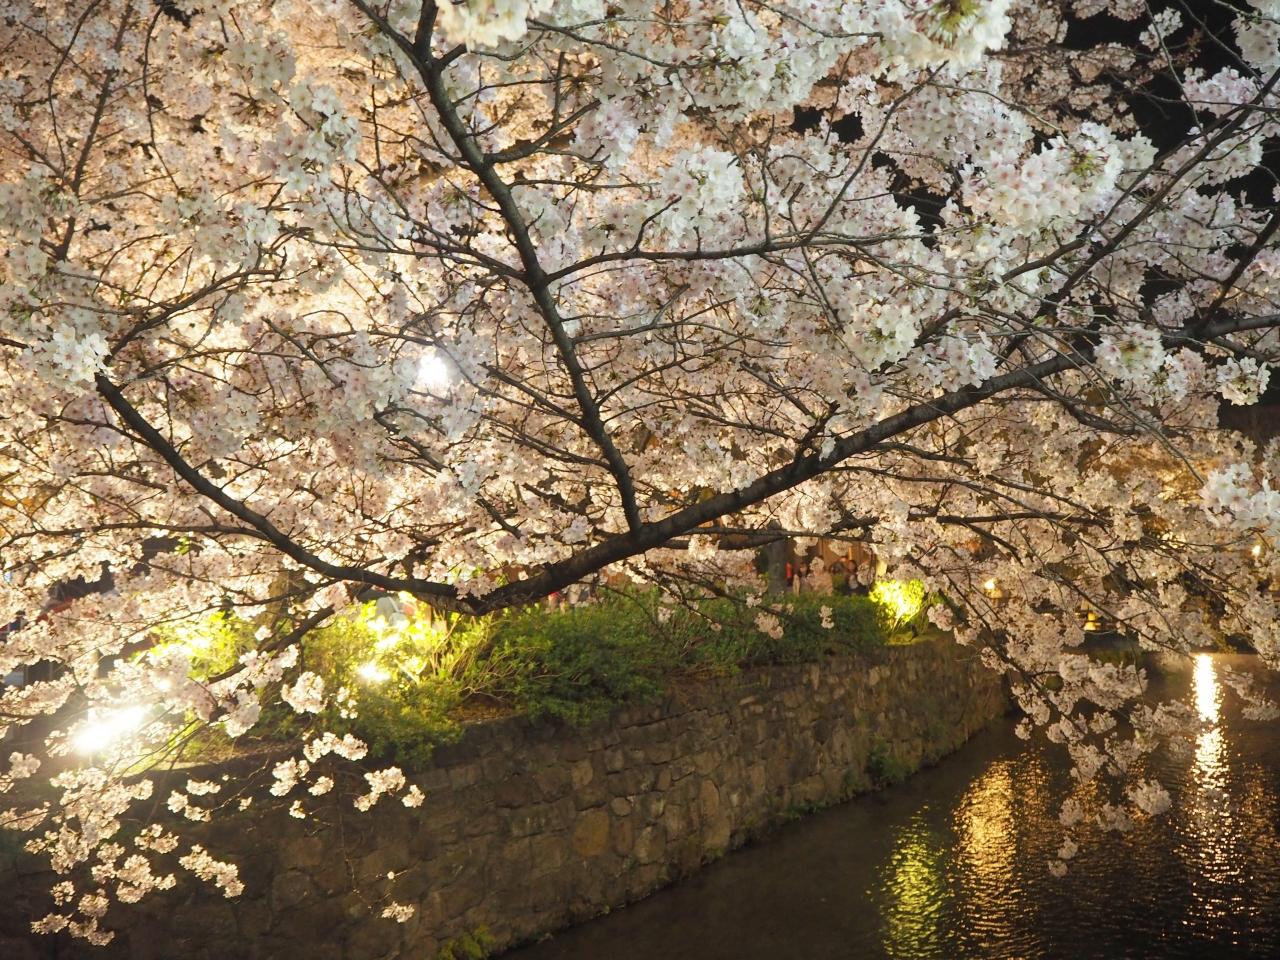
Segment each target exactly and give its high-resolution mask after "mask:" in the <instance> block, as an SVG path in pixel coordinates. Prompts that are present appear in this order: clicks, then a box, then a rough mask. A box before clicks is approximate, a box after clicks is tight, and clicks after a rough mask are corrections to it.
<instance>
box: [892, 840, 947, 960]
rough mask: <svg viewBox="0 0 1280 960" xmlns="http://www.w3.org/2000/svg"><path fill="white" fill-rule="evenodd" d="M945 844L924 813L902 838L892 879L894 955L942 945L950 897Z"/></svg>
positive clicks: (918, 952)
mask: <svg viewBox="0 0 1280 960" xmlns="http://www.w3.org/2000/svg"><path fill="white" fill-rule="evenodd" d="M942 855H943V848H942V842H941V840H940V838H939V837H938V836H937V835H936V834H934V833H933V832H932V831H931V830H930V829H929V827H928V824H927V823H926V822H925V821H924V819H923V818H922V817H919V816H917V817H915V818H913V819H912V820H911V822H910V823H908V824H907V825H906V828H905V829H903V830H902V831H901V832H900V833H899V834H898V837H897V842H896V843H895V844H894V849H893V854H892V856H891V858H890V860H889V864H888V867H889V869H888V871H887V877H886V884H885V886H886V891H885V892H886V893H887V894H888V897H887V901H888V902H887V905H886V910H885V912H884V947H885V952H886V953H887V954H888V955H889V956H891V957H904V958H905V957H922V956H929V955H932V953H933V951H934V950H935V949H936V948H937V944H938V941H939V938H940V934H941V930H940V929H939V921H940V919H941V917H942V916H943V915H944V912H945V911H944V906H945V902H946V900H947V896H946V892H947V891H946V886H945V882H944V880H943V876H942V870H941V860H942Z"/></svg>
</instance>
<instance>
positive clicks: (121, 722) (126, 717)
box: [71, 706, 147, 753]
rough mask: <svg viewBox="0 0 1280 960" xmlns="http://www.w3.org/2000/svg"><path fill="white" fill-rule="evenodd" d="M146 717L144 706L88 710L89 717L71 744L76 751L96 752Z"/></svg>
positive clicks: (124, 735) (118, 739) (131, 729)
mask: <svg viewBox="0 0 1280 960" xmlns="http://www.w3.org/2000/svg"><path fill="white" fill-rule="evenodd" d="M146 719H147V708H146V707H137V706H135V707H118V708H116V709H113V710H101V711H99V710H90V711H89V717H88V719H87V720H86V721H85V723H84V725H83V726H82V727H81V728H80V730H79V731H78V732H77V733H76V735H75V737H74V738H73V739H72V741H71V744H72V746H73V747H75V749H76V752H77V753H98V752H99V751H102V750H106V749H107V748H108V747H111V746H113V745H115V744H116V743H118V742H119V741H121V740H123V739H124V738H125V737H126V736H128V735H129V734H130V733H133V731H135V730H137V729H138V728H139V727H141V726H142V724H143V722H144V721H145V720H146Z"/></svg>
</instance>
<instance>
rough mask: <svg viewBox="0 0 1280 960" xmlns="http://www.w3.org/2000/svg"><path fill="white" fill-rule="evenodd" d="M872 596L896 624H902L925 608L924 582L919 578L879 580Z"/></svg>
mask: <svg viewBox="0 0 1280 960" xmlns="http://www.w3.org/2000/svg"><path fill="white" fill-rule="evenodd" d="M870 597H871V599H872V600H873V601H874V602H875V603H876V604H878V605H879V606H880V607H881V609H883V610H884V612H885V613H886V614H888V615H889V617H890V618H891V619H892V620H893V622H894V623H895V624H902V623H906V622H907V621H908V620H911V619H914V618H915V617H916V616H917V615H918V614H919V613H920V610H921V609H922V608H923V606H924V584H923V583H921V582H920V581H919V580H877V581H876V582H875V584H874V585H873V586H872V587H871V593H870Z"/></svg>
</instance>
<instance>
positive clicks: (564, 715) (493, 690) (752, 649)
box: [163, 591, 889, 768]
mask: <svg viewBox="0 0 1280 960" xmlns="http://www.w3.org/2000/svg"><path fill="white" fill-rule="evenodd" d="M762 615H764V617H765V626H766V627H769V628H770V630H769V631H768V632H766V631H764V630H761V629H760V626H759V625H758V623H757V621H758V620H759V619H760V618H761V616H762ZM824 621H825V622H827V623H829V624H830V627H827V626H824V625H823V624H824ZM779 630H780V632H779ZM254 631H255V627H254V625H253V624H251V623H249V622H247V621H242V620H238V619H236V618H234V617H231V616H223V615H219V616H216V617H213V618H207V619H205V620H203V621H200V622H193V623H190V624H185V625H182V626H179V627H175V628H173V629H172V630H171V631H170V632H168V633H167V634H166V635H165V636H164V638H163V642H169V643H183V644H184V645H185V646H187V647H188V649H190V650H193V651H195V654H194V656H193V662H194V666H195V671H196V673H197V674H198V675H200V676H212V675H215V674H217V673H219V672H222V671H224V670H227V669H229V668H230V667H232V666H233V665H234V664H235V662H236V659H237V658H238V656H239V655H240V653H242V652H243V651H245V650H247V649H251V648H252V647H253V645H254V640H253V637H254ZM771 634H774V635H771ZM888 634H889V624H888V622H887V621H886V619H885V617H884V616H883V614H882V612H881V610H880V607H879V605H877V604H876V603H875V602H874V601H873V600H871V599H869V598H867V597H862V596H818V595H812V594H806V595H801V596H786V597H778V598H769V597H765V598H764V600H763V602H762V603H760V604H756V605H754V606H748V604H747V603H746V601H745V599H744V598H734V597H719V598H714V599H709V600H702V601H700V602H697V603H696V604H690V605H688V606H684V607H675V608H674V609H671V608H668V609H665V610H664V609H663V605H662V603H661V601H660V597H659V595H658V594H657V593H656V592H642V591H635V592H625V593H621V592H619V593H614V594H610V595H609V596H607V597H606V598H605V599H602V600H600V601H597V602H593V603H588V604H583V605H580V606H575V607H571V608H567V609H561V610H556V611H551V610H547V609H545V608H543V607H541V606H535V607H529V608H525V609H520V610H514V611H508V612H505V613H502V614H498V615H494V616H491V617H485V618H459V617H452V618H444V619H441V618H439V617H432V616H428V615H422V616H415V617H413V618H410V619H409V620H408V621H407V622H406V623H402V624H400V625H399V626H398V627H394V628H393V627H392V626H390V625H388V624H387V623H386V622H385V621H384V620H382V619H380V618H379V617H378V616H377V613H376V607H375V605H374V604H372V603H369V604H366V605H365V606H363V607H362V608H361V609H360V610H359V611H358V612H357V613H356V614H355V615H354V616H345V617H334V618H333V619H332V620H330V621H329V622H328V623H327V624H325V625H324V626H323V627H320V628H318V629H316V630H312V631H311V632H310V633H308V634H307V635H306V637H305V638H304V639H303V642H302V645H301V646H302V655H301V656H302V663H301V666H302V667H303V668H304V669H306V670H312V671H315V672H316V673H318V674H320V676H322V677H323V678H324V680H325V685H326V689H327V690H328V691H330V693H331V694H332V695H331V697H330V700H329V705H328V707H327V708H326V711H325V712H324V713H323V714H322V715H321V717H320V718H319V719H320V721H321V723H322V724H323V726H324V727H325V728H326V729H328V730H332V731H334V732H335V733H338V734H343V733H347V732H350V733H352V734H354V735H355V736H357V737H359V738H360V739H362V740H364V741H365V742H366V743H368V744H369V747H370V752H371V754H372V755H374V756H375V757H377V758H378V759H379V760H387V761H391V762H395V763H398V764H401V765H403V766H405V767H408V768H413V767H420V766H421V765H422V764H423V763H424V762H425V761H426V760H427V759H428V758H429V757H430V754H431V752H432V751H433V749H434V748H435V746H437V745H438V744H440V743H443V742H447V741H449V740H451V739H454V738H455V737H456V736H457V735H458V734H459V732H460V730H461V727H460V725H459V720H458V717H459V714H460V712H465V710H468V709H474V708H475V707H476V706H478V705H488V706H490V707H496V708H500V709H514V710H518V711H521V712H524V713H527V714H529V715H530V716H534V717H541V716H551V717H556V718H559V719H561V720H564V721H566V722H568V723H572V724H586V723H591V722H594V721H597V720H600V719H602V718H603V717H605V716H606V715H607V714H608V713H609V712H610V711H611V710H613V709H614V708H615V707H617V706H618V705H619V704H623V703H634V702H643V701H645V700H651V699H653V698H655V697H658V696H660V695H661V694H662V693H663V691H664V690H665V689H666V687H667V685H668V683H669V682H670V680H671V679H672V678H673V677H674V676H677V675H680V674H708V673H709V674H713V675H715V674H724V673H728V672H731V671H734V670H737V669H739V668H740V667H742V666H751V665H761V664H770V663H800V662H806V661H811V660H815V659H818V658H821V657H823V656H827V655H831V654H837V653H852V652H856V651H859V650H866V649H868V648H870V647H874V646H879V645H881V644H884V643H885V642H887V638H888ZM344 689H345V690H346V691H352V692H355V693H356V698H355V699H356V702H357V706H356V708H355V710H352V709H351V708H350V701H349V699H348V698H344V697H341V696H339V695H338V694H339V692H340V691H343V690H344ZM307 722H309V719H308V718H303V717H299V716H297V715H295V714H293V712H292V711H291V710H289V709H288V708H287V707H284V706H282V705H281V704H280V703H279V701H278V699H276V698H274V697H270V696H269V697H268V699H267V702H266V703H265V704H264V711H263V721H262V723H261V725H260V729H263V730H265V731H266V734H267V735H268V736H270V735H274V736H277V737H278V736H283V735H290V734H293V733H296V732H299V731H300V730H301V729H302V726H301V725H302V724H304V723H307ZM194 729H196V726H195V725H193V730H194ZM230 748H231V744H230V743H229V741H227V740H226V738H225V737H224V736H222V735H221V734H220V733H219V732H218V731H217V730H216V729H213V730H203V731H200V732H198V733H197V734H196V735H195V738H194V739H193V740H192V742H191V744H190V750H191V751H192V752H194V753H197V754H200V755H203V756H205V757H213V756H216V755H218V754H219V753H220V752H221V751H223V750H228V749H230Z"/></svg>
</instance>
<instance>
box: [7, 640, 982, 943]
mask: <svg viewBox="0 0 1280 960" xmlns="http://www.w3.org/2000/svg"><path fill="white" fill-rule="evenodd" d="M1006 708H1007V700H1006V697H1005V695H1004V692H1003V690H1002V686H1001V682H1000V680H999V678H998V677H996V676H995V675H994V674H992V673H990V672H989V671H987V670H985V669H984V668H982V667H981V666H980V665H978V664H977V662H976V660H975V658H974V656H973V654H972V652H971V651H966V650H964V649H963V648H957V647H956V646H954V645H953V644H951V643H950V642H944V641H940V640H937V641H929V642H923V643H918V644H914V645H909V646H890V647H885V648H883V649H881V650H878V651H875V652H874V653H870V654H867V655H863V656H859V657H856V658H834V659H830V660H826V661H824V662H822V663H817V664H803V665H794V666H791V665H788V666H774V667H765V668H758V669H751V670H746V671H743V672H742V673H741V674H738V675H735V676H733V677H729V678H722V679H718V680H714V681H708V682H702V683H694V682H687V683H682V684H680V685H678V686H677V687H676V688H674V689H673V691H672V693H671V694H670V695H669V696H668V698H667V699H666V700H665V701H664V702H662V703H658V704H654V705H652V706H644V707H633V708H627V709H623V710H620V711H619V712H617V713H616V714H615V715H614V717H613V718H612V719H611V720H610V722H608V723H606V724H600V725H597V726H594V727H591V728H587V729H583V730H575V729H571V728H567V727H564V726H562V725H559V724H553V723H536V722H530V721H529V720H527V719H524V718H520V717H511V718H504V719H500V720H494V721H488V722H482V723H477V724H475V725H473V726H470V727H468V728H467V730H466V732H465V734H464V735H463V737H462V739H461V740H460V741H458V742H457V743H455V744H452V745H450V746H447V747H442V748H440V749H439V750H438V751H437V752H436V755H435V758H434V762H433V765H432V767H431V768H430V769H428V770H426V771H425V772H423V773H421V774H419V775H417V776H415V777H412V778H411V780H412V782H416V783H417V784H418V785H419V786H420V787H421V788H422V789H423V790H424V791H425V792H426V795H427V799H426V802H425V803H424V804H423V805H422V806H421V807H420V808H418V809H416V810H409V809H406V808H405V807H403V806H402V805H401V804H399V803H398V802H395V801H394V800H391V801H388V800H385V799H384V800H383V801H382V802H381V803H380V804H379V806H377V807H375V808H374V809H373V811H371V812H370V813H365V814H358V813H356V812H355V811H354V810H352V809H351V808H350V806H349V797H348V799H347V801H346V802H345V803H344V802H342V801H341V800H337V801H334V802H333V803H332V804H331V805H330V806H329V807H328V808H327V809H321V810H320V811H319V816H318V817H317V819H316V820H314V821H299V820H294V819H290V818H288V817H285V816H282V815H279V814H276V815H273V816H270V817H264V816H263V815H262V814H261V813H260V812H259V813H258V815H257V816H251V815H244V816H240V815H238V816H236V817H231V818H227V819H225V820H224V821H223V822H222V823H221V824H220V825H218V824H213V825H210V833H213V834H215V835H212V836H209V837H208V845H209V846H210V848H211V850H213V851H214V852H215V854H216V855H217V856H219V857H221V858H223V859H231V860H234V861H236V862H238V863H239V864H240V869H241V876H242V877H243V879H244V880H245V883H246V891H245V893H244V895H243V896H242V897H241V898H239V899H238V900H234V901H229V900H224V899H221V898H220V897H218V896H217V895H216V894H213V893H211V892H209V891H207V890H206V889H205V888H203V887H199V886H196V885H195V884H194V883H192V884H189V885H185V886H184V885H182V884H180V889H179V890H177V891H173V892H171V893H170V894H168V895H164V894H161V895H159V896H157V897H155V898H154V899H151V900H149V901H146V902H144V903H143V904H141V905H139V906H138V907H134V908H132V909H131V910H130V909H124V910H122V909H121V908H119V907H113V908H112V912H110V913H108V915H107V926H109V927H115V928H117V929H118V930H119V933H118V935H117V941H116V943H115V944H113V945H112V946H111V947H108V948H106V949H105V950H104V949H95V948H87V947H85V948H80V947H75V946H74V945H71V944H69V943H67V942H66V941H61V940H59V941H56V942H55V941H53V940H50V939H48V938H32V937H26V936H24V937H21V939H20V940H19V938H18V937H17V936H16V933H17V931H16V930H14V929H13V927H12V926H10V927H9V929H8V930H0V956H4V957H6V958H13V960H19V958H24V960H25V957H32V958H35V957H41V956H58V957H61V958H66V957H70V956H81V955H85V956H93V957H98V958H101V960H108V958H111V960H114V958H116V957H129V958H131V960H149V958H166V960H168V958H175V957H182V958H184V960H204V958H209V960H214V958H217V960H232V958H241V957H243V958H292V957H303V956H305V957H307V958H310V960H374V958H380V957H388V958H390V957H405V958H409V957H412V958H414V960H420V958H431V957H435V956H438V955H441V954H442V953H443V955H445V956H451V955H452V953H451V951H454V952H456V953H457V955H458V956H466V955H468V954H467V953H466V952H464V951H463V950H462V949H461V948H462V947H463V945H464V944H467V943H468V941H471V942H476V941H478V942H479V943H482V944H483V945H484V946H485V947H486V948H487V949H488V950H491V951H497V950H501V949H503V948H505V947H508V946H511V945H514V944H516V943H519V942H521V941H524V940H528V939H531V938H533V937H536V936H538V935H540V934H543V933H546V932H548V931H553V930H556V929H558V928H561V927H564V926H566V925H568V924H571V923H574V922H576V921H580V920H584V919H587V918H588V917H591V916H594V915H596V914H598V913H601V912H602V911H604V910H606V909H608V908H614V907H618V906H620V905H622V904H624V903H627V902H628V901H631V900H635V899H637V898H639V897H643V896H645V895H646V894H648V893H650V892H652V891H653V890H655V889H657V888H658V887H660V886H663V885H664V884H667V883H669V882H671V881H672V880H674V879H676V878H678V877H680V876H682V875H685V874H688V873H690V872H691V871H694V870H696V869H698V867H699V866H700V865H702V864H704V863H706V862H708V861H710V860H713V859H715V858H717V857H719V856H720V855H722V854H723V853H724V852H725V851H727V850H729V849H731V848H733V847H735V846H738V845H740V844H742V843H743V842H745V841H746V840H748V839H750V838H751V837H753V836H755V835H757V834H758V833H759V832H761V831H762V830H763V829H765V828H767V827H768V826H769V825H771V824H774V823H777V822H779V821H781V820H785V819H789V818H791V817H793V816H795V815H796V814H797V813H799V812H801V811H803V810H807V809H811V808H813V807H817V806H823V805H827V804H831V803H834V802H837V801H839V800H842V799H845V798H847V797H849V796H851V795H852V794H855V793H858V792H861V791H864V790H867V789H870V788H872V787H874V786H876V785H877V784H878V783H879V782H882V781H884V780H886V779H892V778H895V777H898V776H902V775H905V774H907V773H909V772H911V771H914V770H915V769H917V768H918V767H919V766H921V765H922V764H925V763H928V762H931V761H933V760H936V759H937V758H939V757H941V756H943V755H944V754H946V753H948V752H949V751H951V750H954V749H955V748H956V747H958V746H959V745H960V744H961V743H963V742H964V741H965V740H966V739H968V738H969V736H971V735H972V734H973V733H974V732H975V731H977V730H978V729H980V728H981V727H983V726H984V725H985V724H987V723H988V722H989V721H991V720H992V719H993V718H994V717H996V716H998V715H1000V714H1001V713H1003V712H1004V711H1005V710H1006ZM326 799H328V798H326ZM250 813H251V814H252V811H250ZM389 873H394V874H397V877H396V880H395V882H394V888H395V893H394V896H395V898H396V899H397V900H399V901H401V902H408V903H412V904H414V905H415V906H416V907H417V913H416V915H415V916H414V917H413V918H412V919H411V920H410V921H409V922H408V923H405V924H403V925H401V924H396V923H394V922H392V921H390V920H384V919H381V918H379V916H378V914H379V913H380V912H381V906H382V905H381V904H380V903H378V902H377V897H378V895H379V894H380V893H382V892H383V891H384V890H386V889H387V887H388V884H387V881H386V877H387V875H388V874H389ZM15 881H16V883H17V885H18V890H19V893H20V896H18V897H16V898H14V899H16V900H17V901H28V902H29V901H31V900H33V899H35V900H38V899H39V894H40V891H39V888H40V887H41V886H42V885H44V886H47V883H46V881H47V877H45V876H39V875H33V874H31V873H24V874H22V875H19V876H14V875H13V874H12V873H11V874H10V876H9V878H8V879H7V880H4V879H0V896H3V898H4V900H5V901H9V903H10V904H11V905H10V906H9V907H8V908H7V910H8V911H18V910H22V911H25V910H26V908H27V904H26V903H22V902H14V900H13V899H11V898H10V897H9V891H8V890H6V889H4V888H6V887H11V885H12V884H13V883H14V882H15ZM31 906H32V907H35V906H36V905H35V904H34V903H32V904H31ZM6 912H7V911H6ZM27 915H28V916H29V914H27ZM11 916H12V914H11ZM6 934H7V935H9V936H12V937H13V939H6V936H5V935H6Z"/></svg>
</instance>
